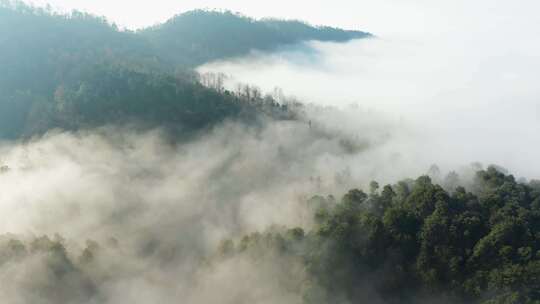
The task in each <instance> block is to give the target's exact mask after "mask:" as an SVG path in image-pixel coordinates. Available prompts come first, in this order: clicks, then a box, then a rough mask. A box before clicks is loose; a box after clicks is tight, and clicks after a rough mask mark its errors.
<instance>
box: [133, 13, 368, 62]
mask: <svg viewBox="0 0 540 304" xmlns="http://www.w3.org/2000/svg"><path fill="white" fill-rule="evenodd" d="M138 34H141V35H142V36H144V37H146V38H148V40H149V41H151V42H152V44H153V45H154V46H155V48H156V49H157V50H158V51H159V54H161V55H162V56H163V57H164V58H167V59H168V60H170V61H172V62H175V63H177V64H179V65H183V66H190V65H193V64H194V63H195V64H202V63H205V62H208V61H211V60H215V59H220V58H224V57H225V58H226V57H234V56H239V55H245V54H247V53H248V52H249V51H250V50H252V49H257V50H265V51H271V50H274V49H276V48H277V47H279V46H282V45H287V44H294V43H298V42H301V41H308V40H318V41H333V42H344V41H348V40H352V39H361V38H368V37H371V34H369V33H366V32H361V31H350V30H342V29H338V28H332V27H327V26H325V27H314V26H311V25H308V24H307V23H304V22H301V21H288V20H278V19H263V20H260V21H258V20H255V19H252V18H248V17H244V16H241V15H238V14H235V13H232V12H228V11H226V12H217V11H205V10H195V11H191V12H187V13H184V14H181V15H178V16H176V17H174V18H172V19H170V20H169V21H167V22H165V23H164V24H161V25H158V26H154V27H151V28H147V29H144V30H142V31H139V32H138ZM179 54H182V55H180V56H179Z"/></svg>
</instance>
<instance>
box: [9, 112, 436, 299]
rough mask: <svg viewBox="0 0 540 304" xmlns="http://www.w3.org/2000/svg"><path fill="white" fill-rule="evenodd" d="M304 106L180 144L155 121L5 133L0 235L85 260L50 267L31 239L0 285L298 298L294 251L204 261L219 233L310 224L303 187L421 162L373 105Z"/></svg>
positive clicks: (345, 182)
mask: <svg viewBox="0 0 540 304" xmlns="http://www.w3.org/2000/svg"><path fill="white" fill-rule="evenodd" d="M305 110H306V111H307V112H308V113H309V114H308V115H309V117H311V119H312V124H311V126H310V125H309V124H308V123H307V122H302V121H283V122H266V123H263V126H262V127H249V126H246V125H244V124H236V123H225V124H223V125H220V126H218V127H216V128H215V129H214V130H213V131H211V132H209V133H208V134H206V135H204V136H201V137H200V138H198V139H195V140H192V141H190V142H187V143H182V144H171V143H170V142H168V141H167V140H166V137H164V136H163V135H162V134H161V132H159V131H152V132H146V133H133V132H130V131H126V129H121V128H120V129H119V128H114V127H107V128H103V129H100V130H94V131H85V132H80V133H69V132H66V133H62V132H52V133H50V134H48V135H46V136H44V137H42V138H37V139H35V140H32V141H30V142H27V143H18V142H14V143H4V144H2V145H1V146H0V153H1V155H2V159H1V161H2V165H5V166H8V167H9V169H7V170H6V169H5V167H4V169H3V170H2V172H1V173H0V210H1V211H2V212H1V213H0V231H1V233H0V235H1V236H0V244H2V245H1V246H0V248H4V249H5V248H16V246H15V245H16V244H15V245H13V244H12V243H9V242H11V241H10V240H11V239H20V240H30V241H29V242H30V244H32V243H31V242H32V241H31V240H32V239H33V238H35V237H41V236H43V235H48V236H49V237H51V238H53V237H54V238H58V237H55V235H57V234H58V235H60V238H61V239H63V241H61V242H62V244H63V245H64V246H65V247H66V250H67V252H68V253H67V254H68V256H69V257H70V258H71V259H72V260H73V261H79V260H80V261H81V262H80V264H81V265H82V266H80V267H82V269H85V273H84V275H83V274H81V273H80V272H77V271H73V272H70V276H68V277H61V276H58V275H57V274H55V272H54V269H57V268H58V267H67V269H69V267H71V266H69V265H70V264H69V263H68V262H67V261H65V260H64V259H63V258H58V257H56V256H55V255H52V256H51V255H50V253H49V254H42V253H39V251H38V252H37V253H32V252H33V251H32V249H29V250H30V251H29V252H30V253H29V254H26V255H24V254H21V257H19V258H17V259H15V260H13V261H10V262H9V263H0V278H1V279H2V282H6V284H5V285H3V286H2V287H0V298H2V299H3V301H4V302H5V303H10V304H11V303H36V302H39V303H58V302H62V301H68V300H69V301H73V302H74V303H75V302H76V303H83V302H82V301H83V299H85V300H84V301H85V302H84V303H87V302H86V301H87V300H88V299H89V300H88V303H89V304H90V303H93V304H99V303H107V304H108V303H111V304H112V303H118V302H122V301H124V302H125V301H128V302H130V303H141V304H148V303H177V302H178V300H179V299H182V300H183V301H184V302H185V303H193V304H200V303H209V302H216V301H219V302H220V303H225V304H227V303H230V304H233V303H237V302H238V299H245V300H246V301H248V300H249V301H250V302H252V303H301V298H300V294H301V293H300V292H298V291H297V290H294V288H293V290H291V288H292V287H293V286H296V285H298V284H300V283H301V282H304V281H305V279H306V278H305V275H306V274H305V273H304V272H303V270H302V269H303V268H302V267H301V265H300V264H299V263H298V261H295V260H291V261H289V260H288V259H287V258H286V257H277V256H276V257H269V258H265V260H264V261H263V262H262V263H260V262H259V263H256V264H254V262H253V261H252V259H249V258H244V257H242V256H239V257H237V258H234V259H229V260H226V261H223V262H219V263H217V264H216V265H210V266H207V265H205V263H204V261H205V259H206V258H208V257H212V256H213V255H215V254H216V251H217V248H218V245H219V243H220V242H221V241H222V240H224V239H227V238H232V239H236V240H238V239H239V238H241V237H242V236H244V235H246V234H249V233H252V232H255V231H265V230H267V229H270V228H272V227H276V226H278V227H279V226H282V225H283V226H287V227H304V228H306V229H309V228H310V227H311V225H312V217H313V213H314V210H312V207H310V206H309V205H308V204H307V200H308V199H309V198H310V197H312V196H313V195H316V194H321V195H328V194H334V195H336V196H340V195H342V194H343V193H344V192H345V191H348V190H349V189H351V188H354V187H365V186H366V185H367V184H368V183H369V182H370V181H371V180H372V179H379V181H381V182H387V181H395V180H396V179H399V178H402V177H405V176H408V174H410V173H412V172H413V173H414V174H421V173H424V172H425V171H426V169H427V166H428V165H429V164H425V165H424V166H423V165H420V164H422V163H423V162H422V161H421V160H419V159H411V158H410V157H408V156H407V155H401V154H400V151H401V150H408V149H409V148H408V145H409V141H403V142H401V141H400V140H402V139H405V138H407V137H408V136H409V134H408V130H406V129H405V128H403V127H402V126H400V125H399V124H396V123H394V122H391V121H388V120H385V119H384V118H382V117H379V116H378V115H376V114H375V113H369V112H364V111H361V110H359V109H354V108H350V109H348V111H347V112H343V111H337V110H332V109H326V110H324V109H320V108H319V109H317V108H311V107H308V108H306V109H305ZM358 118H360V119H358ZM336 122H340V126H339V127H335V125H336ZM359 130H360V131H359ZM394 136H395V137H396V139H395V140H392V138H393V137H394ZM388 145H391V146H388ZM87 240H91V241H96V242H97V244H99V245H97V246H99V247H98V250H97V252H98V255H97V256H90V258H85V256H84V254H85V253H84V250H85V249H84V248H93V247H96V246H94V245H92V244H93V243H92V242H87ZM6 242H7V243H6ZM85 243H86V245H85ZM41 244H45V245H41V246H45V247H46V246H48V245H46V244H47V242H45V243H43V242H41ZM14 246H15V247H14ZM32 246H34V245H29V248H32ZM4 249H2V250H4ZM53 249H54V248H53ZM53 249H51V250H53ZM6 250H7V249H6ZM9 250H14V249H9ZM54 250H60V249H54ZM7 252H8V253H9V251H7ZM55 252H57V254H58V256H59V257H62V254H61V250H60V253H58V251H55ZM8 253H2V252H0V256H3V255H4V254H8ZM7 256H8V257H9V255H7ZM51 259H52V260H51ZM84 259H90V260H91V261H92V262H84ZM0 261H2V260H0ZM51 263H53V264H51ZM85 263H86V264H85ZM88 263H90V264H88ZM51 265H52V266H51ZM281 276H283V277H281ZM88 277H89V278H91V280H90V281H89V280H88ZM59 278H60V279H59ZM8 282H9V284H7V283H8ZM68 282H69V283H68ZM89 282H93V283H89ZM239 282H243V283H239ZM210 291H211V292H210Z"/></svg>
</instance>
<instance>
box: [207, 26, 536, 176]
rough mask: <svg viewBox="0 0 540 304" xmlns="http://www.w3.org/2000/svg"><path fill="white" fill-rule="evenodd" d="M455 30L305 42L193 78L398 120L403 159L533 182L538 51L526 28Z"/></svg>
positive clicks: (213, 68)
mask: <svg viewBox="0 0 540 304" xmlns="http://www.w3.org/2000/svg"><path fill="white" fill-rule="evenodd" d="M518 24H523V22H521V23H518ZM459 29H462V28H459ZM462 30H463V32H460V33H456V32H441V34H440V35H439V36H436V35H433V33H432V32H429V30H426V35H425V36H422V35H404V36H391V37H382V38H378V39H367V40H357V41H352V42H350V43H346V44H334V43H319V42H311V43H308V44H307V46H308V47H306V45H301V46H298V47H296V48H293V47H291V48H289V49H288V50H286V51H282V52H279V53H274V54H263V53H257V52H253V53H252V54H251V55H250V56H248V57H244V58H238V59H234V60H230V61H221V62H214V63H210V64H207V65H205V66H202V67H200V68H199V70H200V71H201V72H216V73H217V72H220V73H224V74H226V75H227V76H229V79H228V83H227V85H228V86H229V88H231V89H234V88H235V85H236V83H248V84H253V85H256V86H258V87H260V88H261V89H262V90H263V91H264V92H272V91H273V89H274V88H275V87H280V88H282V89H283V90H284V91H285V93H287V94H290V95H293V96H296V97H298V98H299V99H300V100H302V101H306V102H314V103H317V104H320V105H331V106H337V107H345V106H346V105H349V104H351V103H354V104H358V105H359V106H360V107H362V108H365V109H370V110H373V111H376V112H378V113H382V114H384V115H386V116H387V117H390V118H392V119H394V120H401V121H402V122H403V123H404V124H407V125H408V126H409V127H411V128H414V129H416V131H417V133H420V134H422V137H420V138H415V139H414V143H412V142H411V145H412V150H404V151H402V153H403V154H422V155H423V156H425V157H427V158H428V160H429V162H432V163H437V164H440V165H441V166H444V167H446V168H448V169H451V168H452V167H457V166H461V165H464V164H468V163H471V162H476V161H479V162H482V163H485V164H491V163H493V164H498V165H501V166H503V167H506V168H508V169H509V170H511V171H513V172H514V173H516V175H518V176H526V177H530V178H534V177H538V176H540V166H538V158H537V154H538V151H540V136H538V134H540V87H539V86H538V85H537V79H538V75H539V73H540V57H538V56H536V55H535V54H538V52H540V44H538V43H537V42H536V41H535V40H534V39H531V37H532V36H528V34H530V32H529V31H532V30H534V29H530V30H529V31H528V28H516V27H510V28H505V27H501V29H500V30H498V31H493V30H490V29H489V28H488V25H485V28H484V27H480V28H474V27H472V28H470V29H465V28H463V29H462ZM306 48H307V49H309V48H311V51H306Z"/></svg>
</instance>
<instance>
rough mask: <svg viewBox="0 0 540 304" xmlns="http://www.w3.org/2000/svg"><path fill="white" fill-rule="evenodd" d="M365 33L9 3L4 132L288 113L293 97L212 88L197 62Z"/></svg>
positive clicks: (194, 125)
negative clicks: (127, 26)
mask: <svg viewBox="0 0 540 304" xmlns="http://www.w3.org/2000/svg"><path fill="white" fill-rule="evenodd" d="M367 36H368V35H367V34H365V33H362V32H348V31H343V30H338V29H331V28H315V27H311V26H308V25H306V24H303V23H300V22H286V21H275V20H273V21H269V20H268V21H255V20H252V19H249V18H246V17H242V16H239V15H237V14H233V13H230V12H224V13H220V12H211V11H194V12H189V13H185V14H182V15H179V16H177V17H175V18H173V19H171V20H170V21H168V22H167V23H165V24H163V25H161V26H157V27H154V28H150V29H146V30H142V31H139V32H130V31H121V30H119V29H118V28H117V27H116V26H115V25H111V24H109V23H108V22H107V21H106V20H105V19H103V18H100V17H95V16H93V15H89V14H85V13H81V12H77V11H74V12H72V13H70V14H68V15H61V14H56V13H53V12H51V11H49V10H47V9H39V8H33V7H30V6H27V5H25V4H23V3H21V2H17V1H15V2H10V1H2V2H0V71H2V73H1V74H0V138H10V139H16V138H20V137H26V136H33V135H36V134H38V135H39V134H42V133H44V132H47V131H48V130H50V129H52V128H60V129H68V130H73V129H80V128H88V127H96V126H102V125H106V124H127V123H129V124H136V125H137V126H138V127H145V128H146V127H164V128H166V129H167V130H172V131H174V132H175V133H176V132H178V131H179V130H181V131H182V132H183V133H186V131H193V130H200V129H202V128H207V127H211V126H213V125H214V124H215V123H217V122H220V121H223V120H226V119H238V118H241V119H247V120H248V121H253V120H256V117H257V116H259V115H261V114H262V115H268V116H270V117H273V118H279V119H282V118H285V119H289V118H291V117H292V116H293V114H292V112H290V111H289V110H290V109H289V108H288V107H287V106H286V105H284V104H278V103H277V101H276V100H274V99H273V98H271V97H268V96H262V94H261V93H260V92H259V91H258V90H256V89H254V88H250V87H247V86H246V87H244V88H242V90H241V91H239V92H234V93H233V92H229V91H225V90H224V89H223V87H222V80H221V79H219V77H218V80H220V81H217V82H216V83H215V84H212V86H211V87H212V88H208V85H206V87H205V86H203V85H202V84H201V82H199V75H197V73H195V72H194V71H192V70H191V68H193V67H195V66H197V65H200V64H202V63H205V62H207V61H209V60H214V59H219V58H225V57H231V56H238V55H243V54H246V53H247V52H249V51H250V50H251V49H264V50H270V49H274V48H276V47H278V46H280V45H283V44H288V43H295V42H299V41H302V40H309V39H320V40H335V41H344V40H348V39H353V38H363V37H367ZM224 37H227V38H226V39H224ZM280 102H282V101H281V100H280ZM282 103H283V102H282Z"/></svg>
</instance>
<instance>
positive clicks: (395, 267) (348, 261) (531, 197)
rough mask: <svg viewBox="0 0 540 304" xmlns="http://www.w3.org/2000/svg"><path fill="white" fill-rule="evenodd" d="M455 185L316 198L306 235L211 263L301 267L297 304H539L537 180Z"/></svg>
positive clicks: (260, 244)
mask: <svg viewBox="0 0 540 304" xmlns="http://www.w3.org/2000/svg"><path fill="white" fill-rule="evenodd" d="M456 183H457V184H459V183H460V181H459V177H458V175H457V174H455V173H451V174H450V175H449V176H448V177H447V178H446V179H444V180H443V181H442V182H441V184H442V185H441V184H436V183H433V182H432V180H431V178H430V177H428V176H422V177H419V178H418V179H416V180H404V181H401V182H399V183H397V184H395V185H386V186H384V187H382V188H380V186H379V184H378V183H376V182H372V183H371V189H370V190H369V192H368V193H365V192H364V191H362V190H359V189H354V190H351V191H349V192H348V193H347V194H346V195H344V196H343V198H341V199H339V200H338V199H336V198H334V197H333V196H328V197H323V196H315V197H313V198H312V199H311V200H310V201H309V204H310V205H311V207H312V209H313V210H314V212H313V216H314V219H315V221H316V226H315V228H314V229H313V230H310V231H304V230H302V229H301V228H294V229H289V230H287V229H285V228H276V229H275V230H274V231H268V232H264V233H254V234H251V235H248V236H246V237H244V238H243V239H241V240H239V241H237V242H233V241H231V240H229V241H224V242H223V244H222V246H221V249H220V255H221V256H222V258H224V259H227V258H231V257H234V256H236V255H243V254H247V255H249V256H250V257H252V258H253V259H256V260H261V259H264V258H265V257H266V256H269V255H272V254H278V255H280V256H287V257H291V256H292V257H294V258H296V259H299V260H301V261H302V263H303V265H304V267H305V268H306V271H307V272H308V273H309V275H310V276H309V277H310V278H311V279H310V280H309V282H304V285H305V286H307V288H306V287H305V286H303V287H304V288H302V286H298V290H299V292H302V293H303V297H304V300H305V303H366V301H367V302H368V303H484V304H495V303H497V304H502V303H523V304H525V303H540V181H532V182H529V183H519V182H517V181H516V179H515V178H514V177H513V176H512V175H506V174H505V173H502V172H500V171H499V170H498V169H497V168H496V167H490V168H488V169H487V170H481V171H478V172H477V173H476V176H475V178H474V181H473V183H472V185H470V190H469V191H468V190H466V189H465V188H464V187H461V186H458V187H456V188H453V189H452V188H451V187H452V186H455V185H456ZM445 188H447V189H452V190H445Z"/></svg>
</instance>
